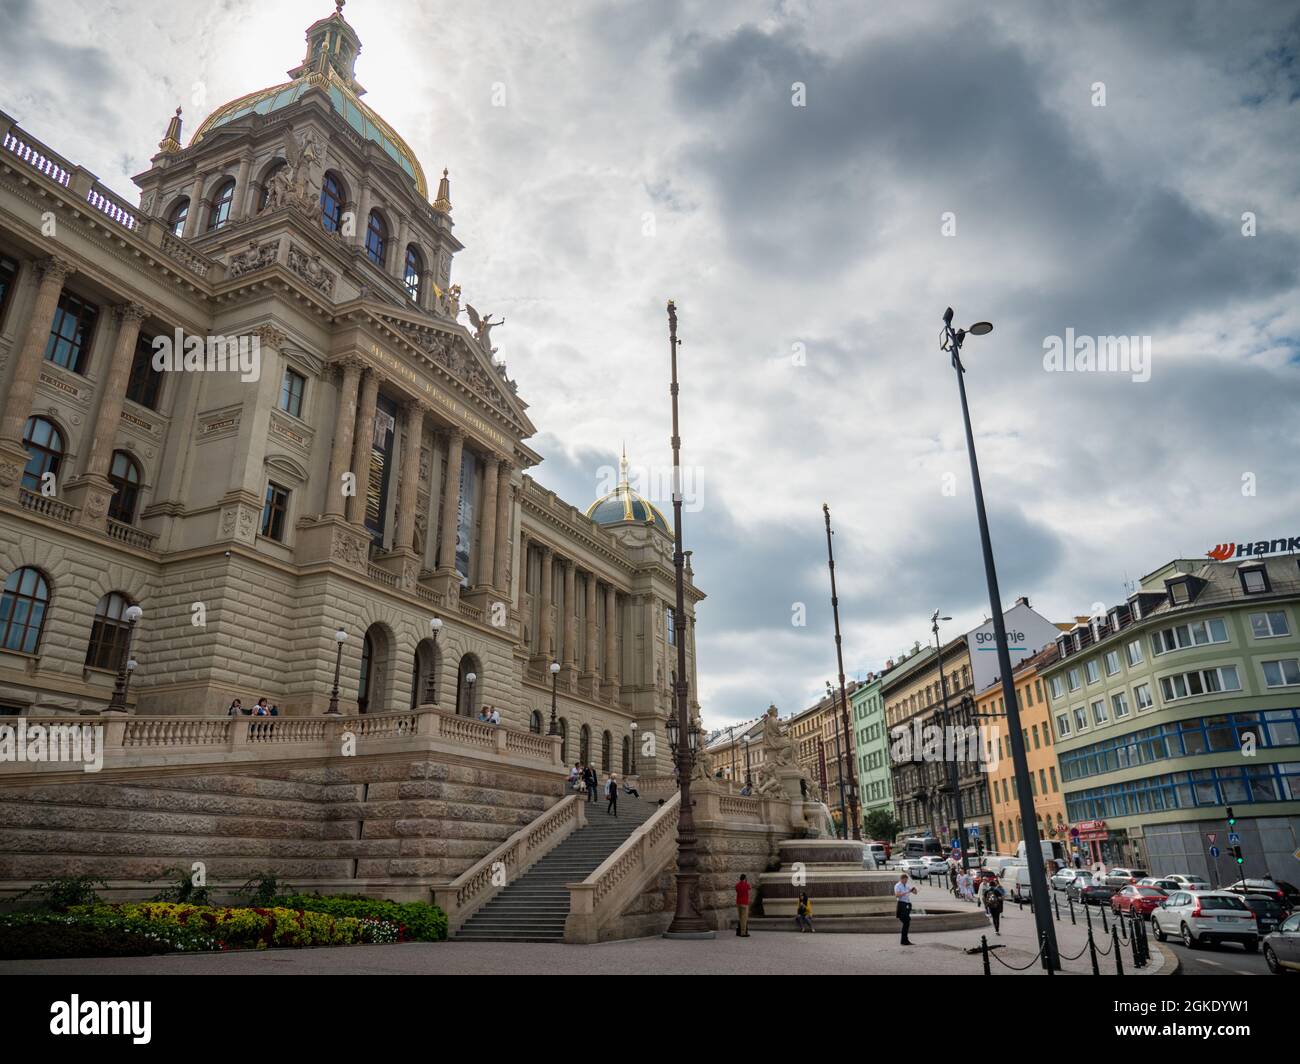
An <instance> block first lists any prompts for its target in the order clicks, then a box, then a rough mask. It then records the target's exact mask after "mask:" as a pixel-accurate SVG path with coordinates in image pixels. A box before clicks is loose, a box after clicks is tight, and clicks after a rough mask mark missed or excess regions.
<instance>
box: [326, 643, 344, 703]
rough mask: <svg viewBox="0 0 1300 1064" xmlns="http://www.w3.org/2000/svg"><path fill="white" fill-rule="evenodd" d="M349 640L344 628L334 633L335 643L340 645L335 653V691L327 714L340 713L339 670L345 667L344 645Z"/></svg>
mask: <svg viewBox="0 0 1300 1064" xmlns="http://www.w3.org/2000/svg"><path fill="white" fill-rule="evenodd" d="M347 638H348V633H347V632H345V631H344V630H343V629H342V628H340V629H339V630H338V631H337V632H335V633H334V642H335V643H337V644H338V649H337V650H336V651H335V652H334V690H332V691H331V692H330V705H329V709H327V710H326V711H325V712H326V713H338V711H339V669H340V668H341V667H342V665H343V644H344V642H345V641H346V640H347Z"/></svg>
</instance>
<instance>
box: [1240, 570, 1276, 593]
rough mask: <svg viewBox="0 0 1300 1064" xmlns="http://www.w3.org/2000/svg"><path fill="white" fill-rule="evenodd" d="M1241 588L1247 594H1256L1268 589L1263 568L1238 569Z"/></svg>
mask: <svg viewBox="0 0 1300 1064" xmlns="http://www.w3.org/2000/svg"><path fill="white" fill-rule="evenodd" d="M1237 573H1238V575H1239V576H1240V577H1241V587H1242V590H1244V591H1245V592H1246V594H1248V595H1257V594H1259V593H1260V592H1261V591H1267V590H1268V577H1267V576H1265V575H1264V570H1263V569H1238V570H1237Z"/></svg>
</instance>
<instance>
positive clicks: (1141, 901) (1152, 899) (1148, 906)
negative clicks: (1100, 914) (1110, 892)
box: [1110, 884, 1169, 920]
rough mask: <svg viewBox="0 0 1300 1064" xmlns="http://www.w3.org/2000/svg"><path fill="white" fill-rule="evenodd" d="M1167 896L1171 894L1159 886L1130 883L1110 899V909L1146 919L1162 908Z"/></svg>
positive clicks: (1117, 912)
mask: <svg viewBox="0 0 1300 1064" xmlns="http://www.w3.org/2000/svg"><path fill="white" fill-rule="evenodd" d="M1167 897H1169V895H1168V894H1166V893H1165V892H1164V891H1163V890H1161V889H1160V888H1159V887H1144V886H1142V885H1140V884H1139V885H1137V886H1134V885H1132V884H1129V885H1128V886H1127V887H1122V888H1121V889H1120V891H1119V893H1117V894H1115V895H1114V896H1113V897H1112V898H1111V899H1110V911H1111V912H1113V913H1116V914H1119V913H1130V914H1132V915H1134V916H1140V917H1141V918H1142V919H1143V920H1145V919H1146V918H1147V917H1148V916H1150V915H1151V914H1152V913H1153V912H1154V911H1155V910H1156V909H1158V908H1160V903H1161V902H1162V901H1164V900H1165V899H1166V898H1167Z"/></svg>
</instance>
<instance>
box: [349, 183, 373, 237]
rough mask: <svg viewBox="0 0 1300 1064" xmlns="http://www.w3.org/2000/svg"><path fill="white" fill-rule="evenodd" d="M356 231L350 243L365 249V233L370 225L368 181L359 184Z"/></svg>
mask: <svg viewBox="0 0 1300 1064" xmlns="http://www.w3.org/2000/svg"><path fill="white" fill-rule="evenodd" d="M355 224H356V232H354V233H353V234H352V243H354V244H356V246H357V247H359V248H360V249H361V250H362V251H365V250H366V233H367V232H368V230H369V226H370V182H369V181H365V182H363V183H362V185H361V202H360V203H359V204H358V205H357V214H356V218H355Z"/></svg>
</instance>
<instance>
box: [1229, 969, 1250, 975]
mask: <svg viewBox="0 0 1300 1064" xmlns="http://www.w3.org/2000/svg"><path fill="white" fill-rule="evenodd" d="M1232 972H1233V974H1234V975H1254V974H1255V973H1254V972H1243V971H1242V970H1241V969H1240V968H1234V969H1232Z"/></svg>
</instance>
